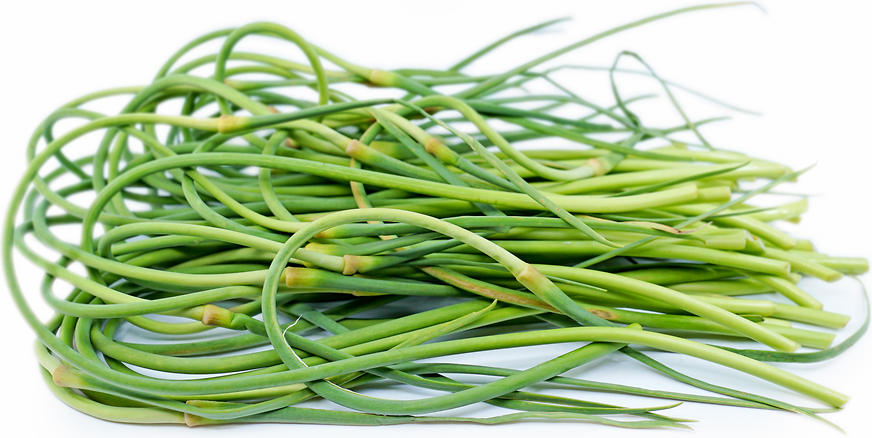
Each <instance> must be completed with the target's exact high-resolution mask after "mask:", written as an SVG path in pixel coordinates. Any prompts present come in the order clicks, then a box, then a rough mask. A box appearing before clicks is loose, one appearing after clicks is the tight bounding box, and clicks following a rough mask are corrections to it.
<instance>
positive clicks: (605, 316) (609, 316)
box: [590, 309, 618, 321]
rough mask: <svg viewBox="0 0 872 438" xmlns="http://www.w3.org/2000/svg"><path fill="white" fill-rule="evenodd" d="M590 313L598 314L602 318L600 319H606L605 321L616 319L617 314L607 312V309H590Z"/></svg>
mask: <svg viewBox="0 0 872 438" xmlns="http://www.w3.org/2000/svg"><path fill="white" fill-rule="evenodd" d="M590 313H592V314H594V315H596V316H599V317H600V318H602V319H604V320H606V321H615V320H617V319H618V315H615V314H614V313H612V312H609V311H607V310H602V309H590Z"/></svg>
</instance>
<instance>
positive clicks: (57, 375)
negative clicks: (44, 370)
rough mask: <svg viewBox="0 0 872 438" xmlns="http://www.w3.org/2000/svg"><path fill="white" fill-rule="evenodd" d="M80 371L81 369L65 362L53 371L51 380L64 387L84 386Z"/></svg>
mask: <svg viewBox="0 0 872 438" xmlns="http://www.w3.org/2000/svg"><path fill="white" fill-rule="evenodd" d="M79 373H80V371H79V370H77V369H75V368H73V367H72V366H70V365H68V364H63V365H61V366H59V367H57V368H55V369H54V371H52V373H51V380H52V381H53V382H54V384H55V385H57V386H60V387H62V388H79V387H81V386H83V385H82V384H81V378H80V377H79Z"/></svg>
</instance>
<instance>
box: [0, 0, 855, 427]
mask: <svg viewBox="0 0 872 438" xmlns="http://www.w3.org/2000/svg"><path fill="white" fill-rule="evenodd" d="M692 4H694V2H687V1H660V2H646V1H616V2H602V1H575V2H551V1H542V0H540V1H535V2H529V1H527V2H510V1H503V2H472V1H438V2H378V1H367V2H363V1H358V2H345V1H329V2H259V1H247V2H241V1H234V2H224V1H218V0H211V1H191V2H178V1H172V2H166V1H149V2H141V1H136V2H133V1H131V2H95V1H79V2H57V3H52V2H8V3H7V4H5V5H4V10H3V14H2V15H0V52H2V67H0V87H2V89H0V99H2V105H0V127H2V132H3V137H2V142H3V156H2V160H0V166H2V171H0V178H2V181H3V186H2V187H3V189H2V190H0V198H2V199H0V205H3V206H6V205H7V204H8V193H9V192H10V191H11V189H12V187H13V186H14V184H15V183H16V181H17V178H18V176H19V175H20V173H21V172H22V170H23V168H24V165H25V159H24V150H25V145H26V142H27V139H28V137H29V136H30V135H31V132H32V129H33V128H34V127H35V126H36V125H37V124H38V123H39V122H40V120H41V119H42V118H43V117H45V116H47V115H48V114H49V113H50V112H51V111H52V110H53V109H54V108H56V107H58V106H59V105H61V104H63V103H65V102H66V101H68V100H71V99H73V98H75V97H78V96H80V95H82V94H85V93H87V92H91V91H95V90H98V89H104V88H110V87H117V86H126V85H140V84H145V83H147V82H149V81H150V78H151V77H153V75H154V73H155V72H156V71H157V69H158V68H159V66H160V65H161V64H162V62H163V61H164V60H165V59H166V58H167V57H168V56H169V55H170V54H172V53H173V52H174V51H175V50H176V49H177V48H178V47H180V46H181V45H183V44H185V43H186V42H188V41H190V40H191V39H193V38H195V37H196V36H199V35H201V34H203V33H206V32H209V31H212V30H215V29H219V28H225V27H232V26H238V25H242V24H245V23H247V22H250V21H256V20H270V21H276V22H279V23H282V24H285V25H287V26H289V27H291V28H292V29H294V30H296V31H297V32H298V33H300V34H301V35H303V36H304V37H305V38H307V39H308V40H310V41H312V42H313V43H315V44H318V45H320V46H322V47H324V48H326V49H328V50H331V51H333V52H334V53H337V54H339V55H340V56H343V57H345V58H346V59H348V60H350V61H352V62H357V63H360V64H362V65H366V66H370V67H377V68H383V69H391V68H399V67H421V68H428V67H429V68H445V67H447V66H449V65H451V64H452V63H454V62H456V61H457V60H459V59H461V58H463V57H464V56H466V55H467V54H469V53H471V52H473V51H475V50H477V49H479V48H480V47H482V46H484V45H486V44H489V43H490V42H492V41H494V40H496V39H498V38H500V37H502V36H504V35H506V34H508V33H510V32H512V31H515V30H517V29H520V28H523V27H527V26H530V25H533V24H535V23H539V22H542V21H546V20H549V19H553V18H557V17H563V16H572V17H573V18H574V19H573V20H572V21H571V22H568V23H564V24H562V25H560V26H558V27H556V30H554V31H548V32H542V33H540V34H538V35H534V36H528V37H526V38H524V39H522V40H518V41H516V42H514V43H512V44H511V45H510V46H507V47H505V48H504V49H501V50H499V51H498V52H496V53H494V54H493V55H492V56H490V57H489V58H487V59H486V60H485V61H484V62H480V63H476V64H474V65H473V66H471V67H470V69H469V70H468V71H469V73H473V74H475V73H486V72H492V71H498V70H499V69H506V68H509V67H512V66H515V65H517V64H520V63H522V62H524V61H526V60H528V59H532V58H534V57H536V56H538V55H540V54H542V53H545V52H546V51H548V50H550V49H555V48H558V47H561V46H563V45H566V44H569V43H571V42H574V41H577V40H580V39H582V38H584V37H586V36H589V35H592V34H593V33H596V32H598V31H601V30H604V29H607V28H610V27H612V26H614V25H618V24H622V23H625V22H628V21H631V20H634V19H638V18H641V17H644V16H647V15H651V14H654V13H658V12H662V11H666V10H670V9H674V8H677V7H681V6H687V5H692ZM761 4H762V6H763V7H764V8H765V9H766V10H767V13H764V12H762V11H761V10H760V9H757V8H755V7H753V6H743V7H737V8H732V9H720V10H713V11H703V12H697V13H693V14H691V15H686V16H682V17H676V18H672V19H669V20H668V21H665V22H660V23H655V24H652V25H648V26H646V27H644V28H641V29H636V30H632V31H630V32H627V33H625V34H622V35H618V36H615V37H611V38H610V39H608V40H605V41H600V42H598V43H596V44H595V45H593V46H591V47H588V48H583V49H581V50H578V51H576V52H573V53H571V54H569V55H565V56H564V57H562V58H561V59H560V60H558V61H557V63H570V64H585V65H599V66H603V65H609V64H610V63H611V62H612V60H613V59H614V56H615V54H617V53H618V52H619V51H621V50H624V49H626V50H632V51H635V52H637V53H639V54H640V55H642V56H643V57H644V58H645V59H646V60H647V61H648V62H649V63H650V64H651V65H652V67H653V68H654V69H656V71H657V72H658V73H659V74H660V75H662V76H663V77H664V78H667V79H670V80H674V81H676V82H678V83H681V84H683V85H687V86H690V87H692V88H695V89H697V90H700V91H704V92H707V93H709V94H711V95H713V96H715V97H719V98H721V99H724V100H726V101H728V102H730V103H734V104H737V105H741V106H744V107H747V108H752V109H755V110H758V111H760V112H762V113H763V116H761V117H756V116H748V115H743V114H739V113H733V112H730V111H727V110H725V109H721V108H717V107H713V106H712V105H710V104H707V103H704V102H702V101H700V100H699V99H696V98H693V97H692V96H690V95H687V94H683V93H680V92H679V93H678V97H679V99H680V100H681V102H682V103H683V104H685V105H686V108H687V110H688V112H689V113H690V114H691V117H693V118H697V119H698V118H702V117H707V116H709V115H712V114H729V115H732V116H733V120H732V121H729V122H724V123H720V124H717V125H711V126H707V127H705V128H704V129H703V133H704V134H705V135H706V137H707V138H708V139H709V140H710V141H711V142H712V143H713V144H714V145H715V146H719V147H724V148H728V149H734V150H739V151H743V152H747V153H751V154H754V155H757V156H761V157H764V158H770V159H777V160H779V161H781V162H783V163H785V164H788V165H791V166H794V167H795V168H801V167H805V166H807V165H809V164H812V163H815V162H816V163H817V166H816V167H815V168H814V169H813V170H812V171H811V172H809V173H808V174H806V175H804V176H803V177H802V181H801V182H800V183H799V184H796V185H793V186H785V187H783V188H782V190H784V191H792V192H796V193H811V194H814V195H816V196H814V197H812V198H811V209H810V211H809V213H807V214H806V215H805V216H804V218H803V221H802V223H801V224H800V225H798V226H789V227H786V229H789V230H790V232H791V233H794V234H795V235H796V236H800V237H807V238H811V239H812V240H813V241H814V242H815V243H816V244H817V246H818V249H819V250H820V251H822V252H826V253H831V254H834V255H844V256H861V257H867V258H868V257H870V256H872V251H870V244H872V239H870V231H869V222H868V220H867V218H868V217H869V216H868V213H869V212H870V209H869V204H870V200H869V191H870V188H872V185H870V179H872V177H870V169H869V166H870V146H872V141H870V137H869V131H870V130H869V128H870V123H869V120H870V116H872V110H870V109H869V108H870V102H872V85H870V81H869V77H870V68H869V67H870V66H869V44H870V43H872V27H870V26H869V24H868V23H869V21H870V19H872V3H870V2H864V1H853V2H849V1H827V2H787V1H782V2H775V1H765V2H761ZM253 41H254V40H253ZM258 41H262V40H258ZM248 47H254V46H248ZM279 54H281V55H285V56H296V57H299V53H298V52H297V51H296V49H293V48H286V49H285V51H284V52H281V53H279ZM549 65H556V63H552V64H549ZM622 66H627V67H628V68H637V67H638V65H637V64H635V63H633V62H632V61H630V60H625V61H624V62H622ZM573 75H576V76H573ZM588 77H591V78H592V77H593V76H591V75H587V74H583V73H580V72H575V73H569V74H566V75H563V76H560V79H561V80H564V81H566V82H567V83H570V84H572V86H573V87H574V88H575V89H577V90H580V91H581V92H582V93H586V94H585V95H586V96H593V97H597V98H598V99H600V100H599V101H600V102H602V103H607V102H608V101H607V100H603V99H607V98H608V93H607V92H604V91H603V89H602V86H601V85H600V84H602V83H603V82H601V81H599V82H594V81H593V80H592V79H591V81H590V82H588V79H587V78H588ZM600 77H601V75H600ZM621 81H622V82H621V84H623V85H624V86H625V87H626V88H625V89H627V90H630V89H636V88H637V87H638V89H639V90H650V91H655V92H660V91H661V90H660V89H658V88H657V87H656V86H655V85H654V84H653V83H652V82H651V81H647V82H646V81H641V82H639V81H638V80H636V82H634V79H633V78H628V77H622V79H621ZM636 83H639V84H640V85H636ZM593 84H596V86H594V85H593ZM596 87H599V88H596ZM628 93H629V94H632V93H631V92H629V91H628ZM659 105H660V106H658V107H653V108H654V109H655V111H653V112H650V114H651V115H650V117H651V119H650V120H652V122H653V123H655V124H656V123H657V122H658V121H660V120H661V118H662V120H663V121H664V122H665V124H669V121H672V122H674V123H677V122H678V119H677V118H676V116H675V114H674V110H672V109H671V108H670V107H669V106H668V104H667V103H666V102H665V101H663V100H662V99H661V100H660V101H659ZM656 108H659V109H660V110H656ZM657 111H659V112H657ZM694 116H696V117H694ZM20 275H21V277H23V278H25V279H30V280H33V279H35V278H38V275H39V273H38V272H37V271H35V270H32V269H30V268H27V267H21V268H20ZM29 283H31V284H32V282H29ZM26 284H28V282H26ZM803 286H804V287H806V288H807V289H808V290H810V291H812V293H814V294H815V295H816V296H818V297H819V298H820V299H821V300H822V301H824V302H825V304H826V306H827V307H826V308H828V309H832V310H835V311H841V312H847V313H850V314H852V315H854V317H855V318H854V321H852V323H851V325H850V326H849V327H848V329H846V331H845V332H844V333H843V332H840V335H839V337H838V340H841V339H843V338H844V337H845V336H847V335H846V334H845V333H847V332H849V331H850V330H851V329H852V328H856V327H857V325H859V321H860V320H861V319H862V318H863V316H864V313H863V312H864V310H863V308H862V307H861V305H860V303H861V301H860V300H859V299H858V298H857V296H858V293H859V292H858V286H857V284H856V283H854V282H852V280H849V279H848V280H844V281H842V282H840V283H837V284H834V285H826V284H822V283H820V282H815V281H809V280H804V282H803ZM28 292H30V293H31V296H33V295H35V291H34V290H33V289H30V290H29V291H28ZM34 299H36V298H34ZM38 308H39V307H38ZM43 310H44V308H43ZM43 314H45V313H43ZM0 318H2V321H4V327H3V329H2V330H3V332H2V333H3V335H2V339H3V347H4V350H3V358H2V360H0V364H2V365H0V367H2V368H0V370H2V372H0V376H2V377H0V379H2V381H0V387H2V388H3V389H4V396H3V397H2V398H0V405H2V406H0V413H2V414H0V415H2V416H3V417H4V418H3V420H4V421H3V422H2V426H0V427H2V428H10V427H16V426H22V427H23V428H24V429H19V430H22V431H24V430H26V431H27V432H28V433H32V434H42V433H46V434H48V433H53V434H60V433H64V434H70V435H72V436H78V435H82V436H85V435H86V434H87V435H90V436H101V435H104V434H120V435H123V436H145V435H146V434H155V433H160V434H162V435H167V436H168V435H173V436H175V435H177V434H178V435H181V434H186V435H188V436H204V435H205V434H209V435H213V436H214V435H220V436H229V435H230V434H239V433H253V434H259V435H262V436H266V435H265V434H281V433H283V434H318V436H325V435H323V434H327V435H326V436H331V435H332V434H333V433H342V434H353V435H354V436H365V435H370V434H372V435H375V434H378V435H380V436H401V435H408V434H415V435H418V436H437V435H441V434H457V435H463V436H469V435H472V434H482V433H499V434H504V435H506V436H521V435H522V434H527V435H529V434H543V433H544V434H566V433H602V434H604V433H608V434H609V435H610V436H613V437H614V436H620V437H622V436H646V437H660V436H666V434H669V435H670V436H674V435H680V434H684V435H685V436H691V433H692V432H686V431H674V430H671V431H656V430H654V431H650V430H649V431H632V430H620V429H614V428H608V429H607V428H605V427H604V426H597V425H588V424H577V423H559V424H548V423H542V422H527V423H519V424H513V425H507V426H505V427H498V428H493V427H487V428H485V427H482V426H459V425H411V426H391V427H381V428H355V429H352V428H348V427H344V428H339V427H334V428H327V427H315V426H283V425H261V426H246V427H222V428H211V429H205V428H202V429H191V430H188V429H187V428H185V427H184V426H177V427H165V426H151V427H146V426H127V425H121V424H112V423H106V422H103V421H99V420H95V419H92V418H90V417H87V416H85V415H83V414H80V413H78V412H75V411H73V410H71V409H69V408H67V407H66V406H64V405H62V404H61V403H60V402H59V401H57V400H55V399H54V397H53V396H52V395H51V394H50V393H49V391H48V390H47V389H46V388H45V387H44V386H43V384H42V382H41V380H40V378H39V375H38V372H37V364H36V360H35V359H34V358H33V355H32V353H31V342H32V336H31V335H30V332H29V330H28V329H27V328H26V325H25V324H24V321H23V319H22V318H21V317H20V316H19V315H18V313H17V310H16V309H15V308H14V305H13V304H12V302H11V300H10V299H9V298H8V296H6V295H5V294H3V295H0ZM563 348H564V349H565V347H563ZM870 349H872V342H870V340H869V339H868V338H866V339H864V340H862V341H861V342H860V343H859V344H858V345H857V346H856V347H855V348H854V349H852V350H850V351H848V352H847V353H846V354H844V355H842V356H840V357H839V358H837V359H836V360H833V361H830V362H827V363H823V364H810V365H791V366H785V368H787V369H789V370H790V371H793V372H796V373H798V374H800V375H803V376H805V377H808V378H810V379H812V380H815V381H818V382H820V383H822V384H825V385H828V386H830V387H832V388H834V389H837V390H840V391H842V392H845V393H847V394H849V395H851V396H852V397H853V399H852V401H851V402H849V403H848V404H847V405H846V407H845V409H844V410H843V411H842V412H838V413H834V414H829V415H827V416H826V418H828V419H830V420H832V421H834V422H835V423H837V424H839V425H840V426H842V427H843V428H844V429H845V430H846V431H847V432H848V433H849V435H850V436H854V437H860V436H868V433H869V431H870V430H872V428H870V426H869V425H868V423H865V421H868V418H867V417H868V414H869V412H872V383H870V380H872V379H870V377H869V375H870V374H869V372H868V368H869V364H868V359H870ZM559 351H564V350H553V351H552V350H545V349H538V350H536V349H533V350H529V351H527V352H525V353H524V354H523V355H524V356H528V357H523V358H519V357H507V356H501V357H500V359H499V362H497V364H500V365H505V364H508V365H512V366H523V364H524V363H526V362H524V361H523V359H530V360H536V359H538V360H539V361H542V360H546V359H547V358H548V357H551V356H553V355H554V354H557V353H559ZM663 358H664V361H667V363H669V364H670V365H673V366H675V367H676V368H678V369H679V370H680V371H684V372H687V373H689V374H692V375H694V376H698V377H700V378H703V379H708V380H710V381H712V382H714V383H722V384H725V385H727V386H731V385H732V386H734V387H737V388H741V389H747V390H753V391H757V392H759V393H761V394H764V395H770V396H773V397H776V398H781V399H784V400H786V401H790V402H793V403H797V404H801V405H806V406H815V403H814V402H813V401H811V400H808V399H805V398H803V397H799V396H795V395H793V394H789V393H787V392H786V391H783V390H781V389H780V388H777V387H774V386H773V385H769V384H766V383H765V382H762V383H761V382H760V381H758V380H756V379H753V378H746V377H744V376H740V375H738V374H737V373H733V372H731V371H725V370H724V369H721V368H715V367H713V366H708V365H701V364H699V363H698V362H695V361H692V360H690V359H688V358H683V359H682V358H677V357H675V356H663ZM469 360H473V359H469ZM528 366H529V364H528ZM583 371H584V372H581V371H579V372H577V373H575V374H574V375H577V376H581V377H583V378H591V379H601V380H607V381H613V382H619V383H628V384H638V385H642V386H646V387H651V388H660V389H666V390H675V391H687V392H691V391H692V390H690V389H687V388H686V387H684V386H682V385H680V384H677V383H674V382H671V381H669V380H665V379H662V378H660V377H658V376H656V375H655V374H654V373H653V372H650V371H647V370H645V369H644V368H642V367H640V366H636V365H635V364H632V363H630V362H629V361H628V360H627V359H624V358H623V357H618V356H617V355H613V356H611V357H609V358H607V359H606V360H604V361H601V362H598V363H597V364H593V366H590V367H587V368H585V370H583ZM755 385H756V386H755ZM581 395H582V396H583V397H589V398H590V399H592V400H601V401H615V402H616V403H625V404H630V405H632V406H645V405H647V406H652V405H658V404H667V403H665V402H661V401H658V400H647V399H632V400H629V401H626V399H616V398H610V397H609V396H605V395H602V394H591V395H588V394H581ZM621 400H624V401H621ZM465 412H466V413H470V414H473V415H486V414H488V413H490V414H494V413H495V411H486V410H468V411H465ZM666 414H671V415H674V416H678V417H689V418H694V419H697V420H700V422H699V423H695V424H692V426H693V427H694V428H695V429H696V431H697V432H696V435H697V436H720V435H727V434H730V435H731V436H735V435H739V436H741V435H745V436H763V435H766V434H776V433H777V434H779V435H784V436H787V435H789V434H794V436H810V435H812V434H813V436H837V432H836V431H835V430H833V429H831V428H828V427H826V426H824V425H822V424H820V423H818V422H815V421H813V420H809V419H806V418H803V417H801V416H799V415H792V414H788V413H781V412H765V411H756V410H747V409H736V408H724V407H711V406H692V405H685V406H680V407H678V408H675V409H673V410H671V411H667V412H666ZM734 434H735V435H734ZM37 436H40V435H37ZM68 436H69V435H68Z"/></svg>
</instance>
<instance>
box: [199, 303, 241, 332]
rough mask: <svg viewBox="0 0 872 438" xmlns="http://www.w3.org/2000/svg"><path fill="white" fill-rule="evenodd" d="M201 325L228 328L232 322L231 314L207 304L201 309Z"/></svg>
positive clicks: (221, 308) (228, 311)
mask: <svg viewBox="0 0 872 438" xmlns="http://www.w3.org/2000/svg"><path fill="white" fill-rule="evenodd" d="M200 321H201V322H202V323H203V325H211V326H215V327H224V328H230V325H231V324H232V322H233V312H232V311H230V310H227V309H225V308H223V307H218V306H216V305H214V304H207V305H206V306H205V307H204V309H203V319H201V320H200Z"/></svg>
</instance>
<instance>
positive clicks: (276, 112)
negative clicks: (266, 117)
mask: <svg viewBox="0 0 872 438" xmlns="http://www.w3.org/2000/svg"><path fill="white" fill-rule="evenodd" d="M266 109H267V111H269V112H271V113H273V114H278V113H279V110H277V109H276V107H274V106H272V105H270V106H268V107H266Z"/></svg>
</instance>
